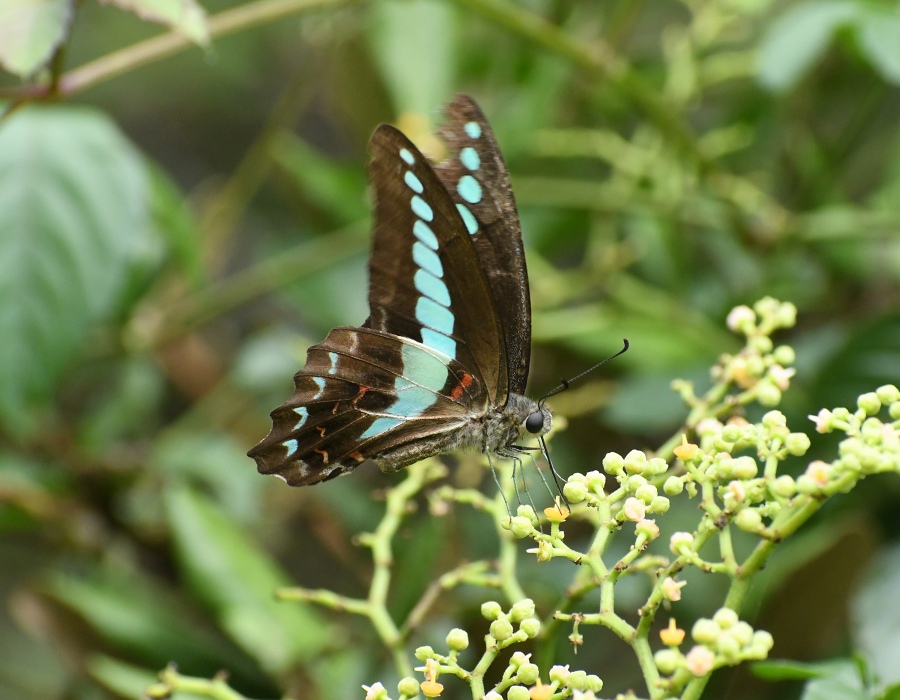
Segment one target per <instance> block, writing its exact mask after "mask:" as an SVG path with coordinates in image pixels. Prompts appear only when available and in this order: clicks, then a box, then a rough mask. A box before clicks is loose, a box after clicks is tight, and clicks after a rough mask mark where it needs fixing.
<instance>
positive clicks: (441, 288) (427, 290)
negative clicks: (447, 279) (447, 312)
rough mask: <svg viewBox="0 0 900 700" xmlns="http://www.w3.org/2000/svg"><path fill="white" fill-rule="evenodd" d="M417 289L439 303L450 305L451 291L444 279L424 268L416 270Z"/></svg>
mask: <svg viewBox="0 0 900 700" xmlns="http://www.w3.org/2000/svg"><path fill="white" fill-rule="evenodd" d="M413 281H414V282H415V285H416V289H417V290H419V293H421V294H424V295H425V296H426V297H430V298H431V299H434V300H435V301H436V302H437V303H438V304H443V305H444V306H447V307H449V306H450V292H449V291H448V290H447V285H446V284H444V282H443V280H440V279H438V278H437V277H435V276H434V275H432V274H431V273H430V272H428V271H427V270H424V269H419V270H416V276H415V277H414V278H413Z"/></svg>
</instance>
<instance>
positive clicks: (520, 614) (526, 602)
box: [509, 598, 534, 622]
mask: <svg viewBox="0 0 900 700" xmlns="http://www.w3.org/2000/svg"><path fill="white" fill-rule="evenodd" d="M529 617H534V601H533V600H532V599H531V598H523V599H522V600H520V601H518V602H516V603H514V604H513V606H512V608H510V611H509V619H510V620H512V621H513V622H521V621H522V620H524V619H526V618H529Z"/></svg>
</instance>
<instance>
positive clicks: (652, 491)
mask: <svg viewBox="0 0 900 700" xmlns="http://www.w3.org/2000/svg"><path fill="white" fill-rule="evenodd" d="M657 494H658V491H657V490H656V487H655V486H654V485H653V484H646V483H645V484H644V485H643V486H640V487H639V488H637V489H635V492H634V496H635V498H639V499H640V500H642V501H643V502H644V503H646V504H647V505H648V506H649V505H650V501H652V500H653V499H654V498H656V496H657Z"/></svg>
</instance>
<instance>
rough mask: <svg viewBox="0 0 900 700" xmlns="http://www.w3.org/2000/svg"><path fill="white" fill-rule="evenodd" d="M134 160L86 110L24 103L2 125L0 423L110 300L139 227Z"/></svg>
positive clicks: (78, 348)
mask: <svg viewBox="0 0 900 700" xmlns="http://www.w3.org/2000/svg"><path fill="white" fill-rule="evenodd" d="M146 196H147V177H146V170H145V168H144V164H143V161H142V160H141V158H140V156H139V155H138V153H137V152H136V151H135V150H134V148H133V147H132V146H131V145H130V144H129V143H128V142H127V141H126V140H125V138H124V137H123V136H122V135H121V133H120V132H119V131H118V129H117V128H116V126H115V125H114V124H113V123H112V122H111V121H110V120H109V119H107V118H106V117H105V116H104V115H102V114H100V113H98V112H95V111H93V110H87V109H61V108H55V109H28V110H23V111H21V112H18V113H16V114H14V115H13V116H12V117H11V118H10V119H9V120H8V121H7V122H6V123H5V124H4V125H3V126H2V128H0V338H3V339H4V342H3V343H0V422H5V423H7V424H9V425H10V427H14V428H15V429H17V430H19V431H22V430H24V429H25V428H26V427H27V423H26V416H27V414H26V411H25V409H26V407H27V406H28V405H29V404H30V403H36V402H43V401H46V400H47V399H48V398H49V397H50V396H51V395H52V394H53V391H54V387H55V385H56V383H57V382H58V381H59V379H60V377H61V375H62V373H63V372H64V371H65V370H66V369H67V368H68V366H69V365H70V364H71V363H72V362H73V361H74V360H75V359H76V358H77V357H78V356H79V355H81V354H82V352H83V351H84V344H85V343H84V341H85V339H86V337H87V335H88V332H89V331H90V330H91V327H92V326H93V325H94V324H96V323H97V322H98V321H99V320H101V319H103V318H104V317H105V316H107V315H108V314H109V313H110V311H111V310H112V309H113V308H114V307H115V302H116V299H117V295H118V294H119V292H120V290H121V288H122V286H123V281H124V279H125V277H126V272H127V269H128V265H129V262H130V259H131V258H132V256H133V255H134V253H135V251H136V250H137V248H138V246H139V244H140V241H141V239H142V237H143V236H146V235H147V230H148V227H147V221H148V219H147V206H146Z"/></svg>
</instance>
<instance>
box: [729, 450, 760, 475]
mask: <svg viewBox="0 0 900 700" xmlns="http://www.w3.org/2000/svg"><path fill="white" fill-rule="evenodd" d="M731 472H732V474H734V476H735V478H737V479H752V478H754V477H755V476H756V475H757V474H758V473H759V465H758V464H757V463H756V460H755V459H753V457H748V456H746V455H745V456H743V457H735V458H734V460H732V462H731Z"/></svg>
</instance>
